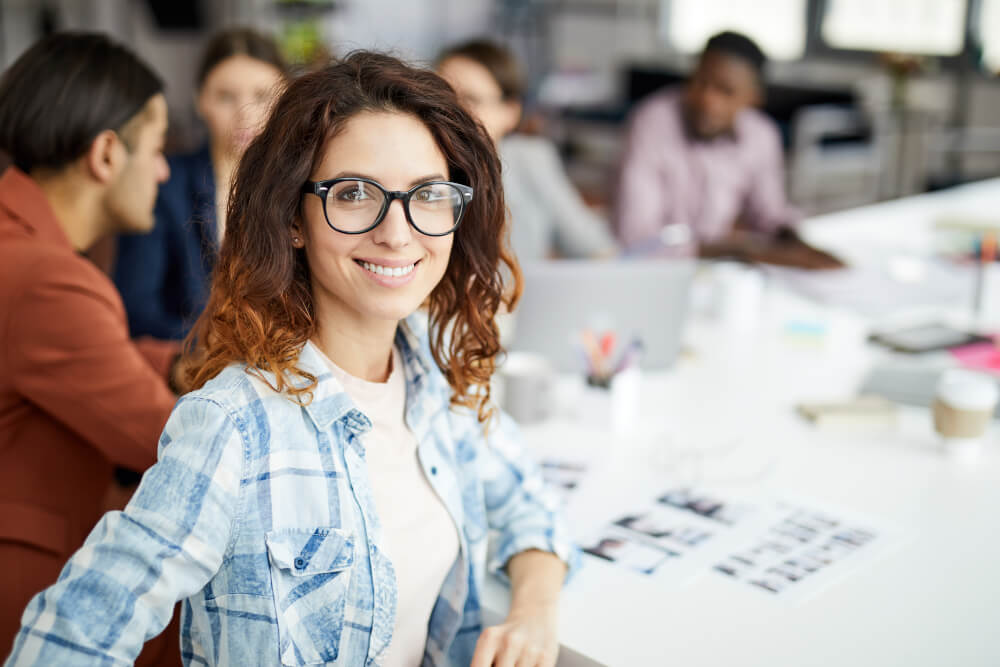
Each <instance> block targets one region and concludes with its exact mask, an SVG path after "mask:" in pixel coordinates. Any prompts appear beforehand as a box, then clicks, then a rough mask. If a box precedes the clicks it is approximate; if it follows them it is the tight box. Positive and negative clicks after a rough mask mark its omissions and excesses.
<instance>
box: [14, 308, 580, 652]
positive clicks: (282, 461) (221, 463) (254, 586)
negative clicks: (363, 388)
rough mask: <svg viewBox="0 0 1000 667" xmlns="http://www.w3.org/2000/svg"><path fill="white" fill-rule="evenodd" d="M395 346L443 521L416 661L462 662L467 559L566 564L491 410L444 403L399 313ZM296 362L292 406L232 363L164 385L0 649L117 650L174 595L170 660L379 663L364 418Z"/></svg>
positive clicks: (377, 543) (389, 620)
mask: <svg viewBox="0 0 1000 667" xmlns="http://www.w3.org/2000/svg"><path fill="white" fill-rule="evenodd" d="M396 345H397V346H398V347H399V350H400V355H401V358H402V359H403V362H404V365H405V375H406V421H407V424H408V425H409V427H410V429H411V430H412V431H413V434H414V435H415V436H416V438H417V441H418V442H419V445H418V450H417V451H418V457H419V460H420V463H421V465H422V467H423V470H424V472H425V474H426V475H427V478H428V479H429V480H430V483H431V485H432V486H433V488H434V490H435V491H436V493H437V494H438V495H439V496H440V498H441V499H442V501H443V502H444V505H445V507H446V508H447V510H448V512H449V514H450V515H451V517H452V519H453V520H454V522H455V524H456V526H457V527H458V528H459V530H458V533H459V542H460V553H459V555H458V557H457V559H456V561H455V564H454V565H453V567H452V569H451V571H450V572H449V574H448V575H447V577H446V579H445V582H444V585H443V586H442V589H441V592H440V595H439V597H438V599H437V601H436V603H435V605H434V609H433V612H432V614H431V618H430V623H429V625H428V637H427V646H426V649H425V653H424V660H423V664H424V665H462V666H465V665H468V664H469V662H470V660H471V657H472V654H473V650H474V648H475V643H476V640H477V639H478V635H479V633H480V631H481V629H482V628H481V625H482V623H481V610H480V595H481V592H482V584H483V577H484V576H485V575H486V571H487V569H490V570H492V571H495V572H499V570H500V569H501V568H502V566H503V565H504V564H505V563H506V562H507V560H508V559H509V558H510V557H511V556H513V555H515V554H517V553H519V552H521V551H524V550H527V549H542V550H545V551H550V552H553V553H555V554H556V555H558V556H559V557H560V558H561V559H563V560H564V561H565V562H567V563H569V564H570V565H571V568H572V567H575V566H576V563H577V562H578V554H577V551H576V549H575V547H573V546H572V545H571V543H570V541H569V539H568V537H567V533H566V530H565V527H564V526H563V525H562V523H561V521H560V520H559V518H558V516H557V503H556V502H555V501H554V500H553V498H552V496H551V495H550V494H549V493H548V492H547V491H546V490H545V489H544V484H543V481H542V478H541V475H540V474H539V471H538V469H537V467H535V466H534V465H533V464H531V463H529V462H528V461H526V459H525V458H524V456H523V454H522V453H521V450H520V448H519V445H518V440H519V436H518V434H517V431H516V427H515V426H514V425H513V423H512V422H511V421H510V420H509V418H507V417H506V416H501V418H500V420H499V423H497V422H496V421H494V423H493V425H492V427H491V429H490V431H489V435H488V437H486V436H484V431H483V427H482V425H481V424H479V423H478V422H477V420H476V418H475V415H474V414H473V413H472V412H471V411H468V410H462V409H455V408H451V407H450V406H449V404H448V399H449V397H450V395H451V393H450V388H449V386H448V384H447V382H446V381H445V379H444V377H443V375H442V374H441V372H440V371H439V370H438V369H437V367H436V366H435V365H434V364H433V363H432V362H431V361H430V359H431V357H430V352H429V348H428V343H427V324H426V318H425V317H422V316H420V315H415V316H411V317H410V318H408V319H407V320H405V321H404V322H402V323H401V325H400V327H399V329H398V331H397V336H396ZM298 365H299V367H300V368H302V369H304V370H306V371H308V372H310V373H312V374H313V375H315V376H316V377H317V378H318V384H317V385H316V387H315V390H314V392H313V400H312V402H311V403H310V404H308V405H307V406H305V407H300V406H299V405H297V404H295V403H294V402H292V401H291V400H289V399H288V397H287V396H283V395H279V394H277V393H275V392H274V391H273V390H271V389H270V388H269V387H267V385H266V384H265V383H264V382H262V381H260V379H258V378H254V377H252V376H251V375H248V374H247V373H246V372H245V369H244V367H242V366H231V367H229V368H228V369H226V370H225V371H223V372H222V373H220V374H219V375H218V376H217V377H215V378H214V379H212V380H211V381H210V382H208V383H207V384H206V385H205V386H204V387H203V388H201V389H200V390H198V391H195V392H193V393H191V394H188V395H186V396H184V397H183V398H182V399H181V400H180V401H179V402H178V404H177V406H176V407H175V409H174V411H173V414H172V415H171V416H170V419H169V421H168V422H167V425H166V427H165V429H164V432H163V435H162V437H161V439H160V443H159V460H158V462H157V463H156V465H154V466H153V467H152V468H150V469H149V470H148V471H147V472H146V474H145V475H144V476H143V479H142V483H141V484H140V486H139V489H138V490H137V492H136V494H135V496H134V497H133V499H132V501H131V502H130V503H129V504H128V506H127V507H126V508H125V511H124V512H110V513H108V514H107V515H105V516H104V517H103V518H102V519H101V521H100V523H98V525H97V526H96V527H95V528H94V530H93V532H92V533H91V534H90V536H89V537H88V539H87V541H86V543H85V544H84V546H83V547H81V548H80V550H79V551H78V552H77V553H76V554H74V555H73V557H72V558H71V559H70V560H69V562H68V563H67V565H66V567H65V568H64V569H63V571H62V573H61V575H60V577H59V580H58V582H57V583H56V584H54V585H53V586H52V587H50V588H48V589H47V590H45V591H43V592H41V593H39V594H38V595H37V596H35V598H34V599H33V600H32V601H31V603H30V604H29V605H28V607H27V609H26V610H25V612H24V616H23V618H22V624H23V625H22V628H21V630H20V632H19V633H18V636H17V639H16V641H15V644H14V650H13V653H12V654H11V656H10V658H9V659H8V661H7V664H8V665H46V666H48V665H82V664H86V665H93V664H100V665H119V664H130V663H131V662H132V661H134V659H135V658H136V656H137V655H138V653H139V650H140V649H141V647H142V644H143V642H144V641H145V640H147V639H149V638H151V637H153V636H155V635H156V634H158V633H159V632H162V631H163V628H164V627H165V626H166V625H167V622H168V621H169V619H170V615H171V611H172V609H173V605H174V603H175V601H177V600H183V603H182V612H181V613H182V615H181V637H180V641H181V653H182V656H183V659H184V663H185V664H186V665H241V666H242V665H276V664H283V665H310V664H334V665H377V664H379V663H380V660H381V658H382V656H383V655H384V654H385V651H386V648H387V647H388V646H389V643H390V641H391V640H392V629H393V624H394V622H395V616H396V584H395V574H394V570H393V565H392V563H391V562H390V561H389V559H388V558H387V557H386V555H385V553H384V552H383V551H382V547H381V545H382V544H383V539H382V526H381V523H380V521H379V517H378V514H377V512H376V508H375V505H374V500H373V496H372V490H371V483H370V481H369V479H368V471H367V467H366V465H365V449H364V445H363V442H362V437H361V436H362V435H363V434H364V433H365V432H366V431H368V430H369V429H370V428H371V423H370V422H369V420H368V418H367V417H366V416H365V415H364V414H363V413H361V412H360V411H359V410H358V409H357V408H356V407H355V406H354V405H353V403H352V402H351V400H350V398H349V397H348V395H347V394H346V393H345V392H344V390H343V387H342V386H341V385H340V384H339V382H338V381H337V380H336V379H335V378H334V377H333V376H332V375H331V374H330V372H329V370H328V368H327V366H326V365H325V363H324V362H323V360H322V359H321V357H320V355H319V352H318V351H317V350H316V348H315V347H313V345H312V344H311V343H307V344H306V345H305V346H304V347H303V348H302V350H301V353H300V355H299V361H298ZM491 531H492V532H493V533H494V535H493V540H494V543H493V547H492V549H491V550H490V551H491V552H492V555H491V556H490V557H489V563H487V558H488V557H487V538H488V537H489V534H490V533H491ZM413 557H415V558H419V554H413ZM401 622H403V623H405V622H407V620H406V619H402V620H401Z"/></svg>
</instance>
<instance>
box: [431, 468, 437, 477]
mask: <svg viewBox="0 0 1000 667" xmlns="http://www.w3.org/2000/svg"><path fill="white" fill-rule="evenodd" d="M431 474H432V475H436V474H438V469H437V466H431Z"/></svg>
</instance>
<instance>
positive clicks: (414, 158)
mask: <svg viewBox="0 0 1000 667" xmlns="http://www.w3.org/2000/svg"><path fill="white" fill-rule="evenodd" d="M344 177H362V178H368V179H371V180H374V181H377V182H378V183H379V184H381V185H382V186H383V187H384V188H385V189H386V190H390V191H393V190H399V191H405V190H409V189H410V188H412V187H413V186H415V185H418V184H420V183H424V182H426V181H447V180H448V177H449V174H448V164H447V161H446V159H445V157H444V154H443V153H442V152H441V149H440V148H439V147H438V145H437V142H436V141H435V140H434V137H433V136H432V135H431V133H430V131H429V130H428V129H427V126H425V125H424V124H423V122H421V121H420V120H419V119H418V118H416V117H415V116H411V115H409V114H405V113H393V112H371V111H364V112H361V113H359V114H357V115H355V116H354V117H352V118H351V119H350V120H348V121H347V123H345V125H344V127H343V128H342V129H341V130H340V132H338V133H337V134H336V135H335V136H334V137H333V138H332V139H330V140H329V141H328V142H327V144H326V147H325V149H324V152H323V157H322V160H321V161H320V163H319V165H318V166H317V167H316V169H315V170H314V172H313V173H312V174H311V176H310V180H313V181H322V180H329V179H333V178H344ZM349 194H350V193H348V195H345V196H349ZM304 197H305V199H304V200H303V203H302V212H303V224H302V232H303V235H302V236H303V237H304V238H302V239H301V240H300V241H299V243H298V245H300V246H304V247H305V253H306V257H307V259H308V261H309V271H310V275H311V282H312V291H313V297H314V301H315V307H316V319H317V322H318V323H319V325H320V326H321V327H322V326H323V325H324V323H329V322H334V321H336V322H338V325H339V326H343V325H345V324H348V323H349V322H350V323H353V324H354V325H355V326H357V327H360V328H361V330H364V329H366V328H368V327H371V326H381V325H383V324H384V323H385V321H387V320H391V321H395V322H398V321H399V320H401V319H403V318H405V317H407V316H408V315H410V314H411V313H413V312H414V311H416V310H417V309H418V308H419V307H420V305H421V304H422V303H423V302H424V301H425V300H426V298H427V297H428V295H430V293H431V291H433V289H434V287H435V286H437V284H438V282H440V280H441V278H442V276H444V273H445V270H446V269H447V267H448V259H449V257H450V255H451V247H452V241H453V239H454V234H448V235H447V236H426V235H424V234H422V233H420V232H418V231H417V230H416V229H414V228H413V226H412V225H410V223H409V222H408V221H407V219H406V215H405V213H404V210H403V203H402V201H398V200H397V201H393V202H392V203H391V204H390V206H389V209H388V211H387V212H386V214H385V219H384V220H383V221H382V223H381V224H380V225H378V226H377V227H376V228H375V229H373V230H371V231H368V232H365V233H364V234H357V235H351V234H343V233H341V232H338V231H335V230H333V229H331V228H330V226H329V225H328V224H327V221H326V216H325V215H324V212H323V200H322V199H321V198H320V197H315V196H312V195H304ZM331 215H333V213H332V212H331ZM331 221H332V222H333V223H334V224H336V220H334V219H333V218H332V217H331Z"/></svg>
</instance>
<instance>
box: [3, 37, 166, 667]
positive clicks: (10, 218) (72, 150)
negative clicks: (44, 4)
mask: <svg viewBox="0 0 1000 667" xmlns="http://www.w3.org/2000/svg"><path fill="white" fill-rule="evenodd" d="M161 89H162V84H161V82H160V80H159V78H158V77H157V76H156V75H155V74H154V73H153V72H152V71H151V70H150V69H149V67H148V66H147V65H145V64H144V63H142V62H141V61H139V60H138V59H137V58H136V57H135V56H134V55H133V54H132V53H130V52H129V51H128V50H126V49H125V48H123V47H121V46H119V45H116V44H114V43H112V42H111V41H109V40H108V39H107V38H106V37H103V36H101V35H94V34H82V33H76V34H71V33H65V34H56V35H53V36H51V37H48V38H46V39H43V40H42V41H40V42H38V43H37V44H35V45H34V46H33V47H31V48H30V49H29V50H28V51H27V52H26V53H25V54H24V55H23V56H21V58H19V59H18V61H17V62H16V63H14V65H12V66H11V68H10V69H9V70H8V71H7V72H6V73H5V74H4V76H3V78H2V79H0V150H2V151H4V152H6V153H7V154H8V155H9V157H10V159H11V162H12V165H11V166H10V167H8V168H7V170H6V171H5V172H4V173H3V175H2V176H0V654H2V653H3V652H4V651H6V650H9V647H10V646H11V645H12V644H13V640H14V635H15V633H16V632H17V629H18V627H19V626H20V616H21V612H22V611H23V610H24V608H25V606H26V605H27V603H28V601H29V600H30V598H31V597H32V596H33V595H34V594H35V593H37V592H38V591H40V590H42V589H43V588H45V587H46V586H48V585H50V584H52V583H53V582H54V581H55V580H56V578H57V577H58V575H59V572H60V570H61V568H62V566H63V563H64V562H65V560H66V559H67V557H68V556H69V555H70V554H72V553H73V551H75V550H76V549H77V548H78V547H79V546H80V545H81V544H82V542H83V540H84V538H85V537H86V536H87V534H88V533H89V532H90V530H91V529H92V528H93V527H94V525H95V524H96V523H97V520H98V519H99V518H100V516H101V513H102V512H103V510H104V509H105V506H106V495H107V493H108V491H109V489H112V488H113V481H112V476H113V471H114V467H115V466H116V465H117V466H124V467H127V468H130V469H133V470H137V471H142V470H145V469H146V468H148V467H149V466H150V465H152V464H153V463H154V461H155V460H156V445H157V441H158V439H159V435H160V431H161V429H162V428H163V425H164V423H165V422H166V419H167V416H168V415H169V414H170V411H171V409H172V408H173V404H174V401H175V398H174V395H173V393H172V392H171V390H170V389H169V388H168V384H167V382H166V381H165V380H164V378H165V377H166V376H167V374H168V372H169V368H170V366H171V364H172V361H173V360H174V359H175V357H176V355H177V353H178V347H177V346H176V344H170V345H165V344H162V343H160V344H157V343H155V342H153V341H148V342H146V343H142V344H133V342H132V341H130V340H129V336H128V327H127V325H126V320H125V311H124V308H123V307H122V303H121V299H120V298H119V296H118V292H117V291H116V290H115V288H114V285H113V284H112V283H111V282H110V280H109V279H108V278H107V276H105V275H104V274H103V273H102V272H101V271H100V270H99V269H98V268H97V267H95V266H94V265H93V264H91V263H90V262H89V261H88V260H87V259H85V258H84V257H82V256H81V254H80V253H82V252H83V251H84V250H86V249H87V248H89V247H90V246H91V245H93V244H94V242H95V241H97V240H99V239H101V238H102V237H104V236H106V235H108V234H111V233H116V232H134V233H145V232H148V231H149V230H150V229H151V228H152V225H153V204H154V202H155V200H156V192H157V188H158V185H159V184H160V183H162V182H163V181H165V180H166V179H167V177H168V175H169V172H168V168H167V164H166V161H165V160H164V158H163V154H162V148H163V141H164V134H165V132H166V127H167V107H166V101H165V99H164V97H163V94H162V93H161ZM170 643H172V644H173V645H174V648H173V650H172V652H173V654H174V655H175V656H176V657H174V659H173V661H174V664H176V663H177V662H178V661H179V655H177V653H178V651H179V649H178V648H177V645H178V639H177V635H176V633H175V634H174V636H173V641H172V642H170ZM3 647H7V648H6V649H5V648H3ZM168 648H169V647H168Z"/></svg>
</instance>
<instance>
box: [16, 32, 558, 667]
mask: <svg viewBox="0 0 1000 667" xmlns="http://www.w3.org/2000/svg"><path fill="white" fill-rule="evenodd" d="M500 183H501V181H500V166H499V163H498V160H497V156H496V153H495V151H494V149H493V146H492V143H491V142H490V139H489V137H488V136H486V134H485V132H484V130H483V129H482V127H481V126H480V125H479V124H478V123H477V122H476V121H475V120H473V119H472V117H470V116H469V115H468V114H467V113H466V112H465V111H463V110H462V108H461V106H460V105H459V103H458V100H457V99H456V97H455V94H454V93H453V92H452V90H451V88H449V87H448V85H447V84H445V83H444V81H443V80H441V79H440V78H439V77H438V76H437V75H436V74H434V73H432V72H429V71H425V70H420V69H414V68H412V67H409V66H406V65H404V64H403V63H401V62H399V61H398V60H395V59H393V58H391V57H389V56H384V55H379V54H374V53H366V52H360V53H356V54H353V55H351V56H349V57H348V58H347V59H345V60H344V61H342V62H340V63H338V64H335V65H332V66H330V67H328V68H326V69H324V70H320V71H317V72H314V73H312V74H308V75H306V76H303V77H302V78H300V79H299V80H297V81H294V82H293V83H291V84H290V85H289V87H288V89H287V91H285V92H284V94H283V95H282V96H281V98H280V99H279V101H278V102H277V104H276V106H275V108H274V110H273V112H272V115H271V117H270V119H269V121H268V123H267V125H266V127H265V129H264V130H263V132H262V133H261V134H260V136H259V137H257V138H256V139H255V140H254V141H253V142H252V143H251V144H250V146H249V148H248V149H247V151H246V153H245V155H244V158H243V160H242V162H241V163H240V166H239V168H238V170H237V173H236V177H235V180H234V183H233V189H232V194H231V197H230V202H229V212H228V216H227V220H228V222H227V231H226V237H225V240H224V243H223V245H222V249H221V254H220V257H219V264H218V266H217V269H216V272H215V275H214V278H213V285H212V290H211V295H210V297H209V302H208V306H207V308H206V310H205V312H204V314H203V315H202V317H201V319H200V320H199V322H198V324H197V326H196V328H195V330H194V332H193V334H192V338H191V339H190V341H189V342H190V343H191V344H192V347H193V350H192V355H191V361H190V366H189V369H188V371H189V373H188V379H189V381H190V383H191V387H192V388H193V391H192V392H191V393H189V394H187V395H186V396H184V397H183V398H182V399H181V400H180V401H179V402H178V404H177V406H176V408H175V409H174V412H173V414H172V416H171V417H170V420H169V422H168V423H167V426H166V428H165V430H164V432H163V435H162V437H161V440H160V450H159V460H158V462H157V464H156V465H155V466H153V468H151V469H150V470H149V471H148V472H147V473H146V475H145V476H144V478H143V480H142V483H141V484H140V487H139V489H138V491H137V492H136V495H135V497H134V498H133V500H132V501H131V502H130V503H129V505H128V507H126V509H125V511H124V512H115V513H110V514H108V515H106V516H105V517H104V518H103V519H102V520H101V523H100V524H99V525H98V526H97V528H95V530H94V532H93V533H92V534H91V535H90V537H89V539H88V541H87V543H86V544H85V546H84V547H83V548H82V549H81V550H80V551H79V552H77V553H76V554H75V555H74V556H73V557H72V558H71V559H70V561H69V563H68V564H67V566H66V567H65V569H64V570H63V573H62V575H61V576H60V579H59V582H58V583H57V584H56V585H54V586H52V587H51V588H49V589H48V590H46V591H44V592H43V593H41V594H39V595H38V596H36V598H35V599H34V600H33V601H32V602H31V604H30V605H29V606H28V608H27V610H26V611H25V614H24V617H23V627H22V629H21V631H20V633H19V635H18V638H17V642H16V644H15V646H14V653H13V654H12V659H11V664H16V665H20V664H44V665H50V664H64V663H65V664H68V663H73V664H76V663H78V662H89V661H93V662H95V663H97V662H100V663H102V664H104V663H109V662H115V664H117V663H118V662H119V661H124V662H130V661H132V660H133V659H134V658H135V656H136V655H137V654H138V652H139V649H140V648H141V646H142V643H143V641H145V640H146V639H148V638H149V637H151V636H153V635H154V634H156V633H158V632H160V631H162V629H163V627H164V626H165V625H166V623H167V620H168V619H169V614H170V610H171V608H172V605H173V603H174V601H176V600H183V603H182V623H181V628H182V630H181V650H182V654H183V656H184V659H185V662H186V663H187V664H209V665H251V664H260V665H273V664H279V663H280V664H285V665H305V664H337V665H418V664H424V665H427V664H429V665H463V666H464V665H469V664H472V665H475V666H477V667H486V666H489V665H515V664H517V665H546V666H550V665H553V664H554V663H555V658H556V652H557V649H558V641H557V639H556V625H557V620H556V611H557V606H558V593H559V589H560V587H561V585H562V581H563V579H564V577H565V574H566V570H567V566H568V565H569V564H571V563H572V562H573V561H574V560H575V559H576V551H575V549H574V548H573V547H572V546H571V545H570V543H569V542H568V541H567V540H566V536H565V533H564V529H563V527H562V526H561V525H560V522H559V521H558V520H557V517H556V515H555V511H554V509H553V508H554V504H553V503H552V502H551V500H549V497H548V496H547V495H545V494H544V493H543V484H542V482H541V479H540V476H539V474H538V471H537V469H536V468H535V467H533V466H531V465H529V464H527V463H526V462H525V461H524V460H523V457H522V455H521V453H520V450H519V448H518V445H517V433H516V430H515V429H514V428H513V426H512V424H511V423H510V422H509V420H508V418H507V417H505V416H504V415H502V414H499V413H497V412H496V411H495V410H494V409H493V407H492V404H491V401H490V392H489V379H490V375H491V374H492V372H493V369H494V362H495V359H496V356H497V354H498V353H499V351H500V346H499V341H498V332H497V327H496V325H495V324H494V315H495V314H496V312H497V310H498V309H499V308H500V306H501V305H502V304H505V305H511V304H510V303H508V302H509V301H512V300H513V299H516V297H517V294H518V285H517V284H516V283H517V280H518V278H517V269H516V266H515V264H514V262H513V260H511V259H510V256H509V254H508V252H507V250H506V249H505V245H504V244H505V234H506V230H505V223H504V202H503V191H502V187H501V184H500ZM502 264H506V265H507V266H508V267H509V270H507V271H501V265H502ZM504 275H508V276H513V281H514V283H515V284H514V285H507V286H505V285H504V284H503V276H504ZM491 531H495V532H496V533H497V536H496V539H497V542H496V545H495V549H494V550H491V555H490V558H489V563H487V545H486V539H487V535H488V533H490V532H491ZM487 569H492V570H495V571H497V572H502V573H503V574H505V575H506V576H508V577H509V579H510V583H511V587H512V597H511V608H510V611H509V614H508V616H507V618H506V619H505V621H504V622H503V623H501V624H500V625H498V626H494V627H491V628H487V629H485V630H484V629H483V628H482V621H481V610H480V604H481V602H480V600H481V596H482V585H483V577H484V575H485V573H486V571H487Z"/></svg>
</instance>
